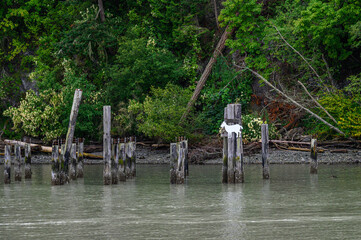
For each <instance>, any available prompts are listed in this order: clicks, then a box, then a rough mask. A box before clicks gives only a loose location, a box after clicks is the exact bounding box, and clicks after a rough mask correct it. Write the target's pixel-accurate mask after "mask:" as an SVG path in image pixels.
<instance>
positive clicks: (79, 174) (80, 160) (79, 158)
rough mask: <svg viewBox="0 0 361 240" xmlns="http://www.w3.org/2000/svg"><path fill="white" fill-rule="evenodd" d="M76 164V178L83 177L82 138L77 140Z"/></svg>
mask: <svg viewBox="0 0 361 240" xmlns="http://www.w3.org/2000/svg"><path fill="white" fill-rule="evenodd" d="M77 142H78V151H77V156H76V157H77V164H76V176H77V178H83V177H84V138H78V141H77Z"/></svg>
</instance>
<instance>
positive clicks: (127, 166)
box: [124, 138, 133, 178]
mask: <svg viewBox="0 0 361 240" xmlns="http://www.w3.org/2000/svg"><path fill="white" fill-rule="evenodd" d="M129 143H130V139H128V138H125V143H124V144H125V176H126V178H132V177H133V175H132V171H131V166H132V161H131V148H130V144H129Z"/></svg>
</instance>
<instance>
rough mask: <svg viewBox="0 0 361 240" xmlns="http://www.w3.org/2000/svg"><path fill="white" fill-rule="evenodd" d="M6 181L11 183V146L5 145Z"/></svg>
mask: <svg viewBox="0 0 361 240" xmlns="http://www.w3.org/2000/svg"><path fill="white" fill-rule="evenodd" d="M4 183H5V184H10V183H11V146H10V145H7V144H6V145H5V161H4Z"/></svg>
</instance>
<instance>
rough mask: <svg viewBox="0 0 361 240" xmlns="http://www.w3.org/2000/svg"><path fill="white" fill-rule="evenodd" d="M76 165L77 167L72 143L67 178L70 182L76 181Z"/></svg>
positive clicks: (74, 145)
mask: <svg viewBox="0 0 361 240" xmlns="http://www.w3.org/2000/svg"><path fill="white" fill-rule="evenodd" d="M76 165H77V157H76V142H75V141H74V142H73V144H72V145H71V150H70V164H69V177H70V179H71V180H76V178H77V176H76V175H77V173H76Z"/></svg>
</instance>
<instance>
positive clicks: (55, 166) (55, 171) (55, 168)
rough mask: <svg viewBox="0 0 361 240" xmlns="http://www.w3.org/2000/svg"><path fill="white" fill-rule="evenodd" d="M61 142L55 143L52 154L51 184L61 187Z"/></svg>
mask: <svg viewBox="0 0 361 240" xmlns="http://www.w3.org/2000/svg"><path fill="white" fill-rule="evenodd" d="M59 171H60V159H59V141H53V146H52V153H51V184H52V185H60V175H59Z"/></svg>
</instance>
